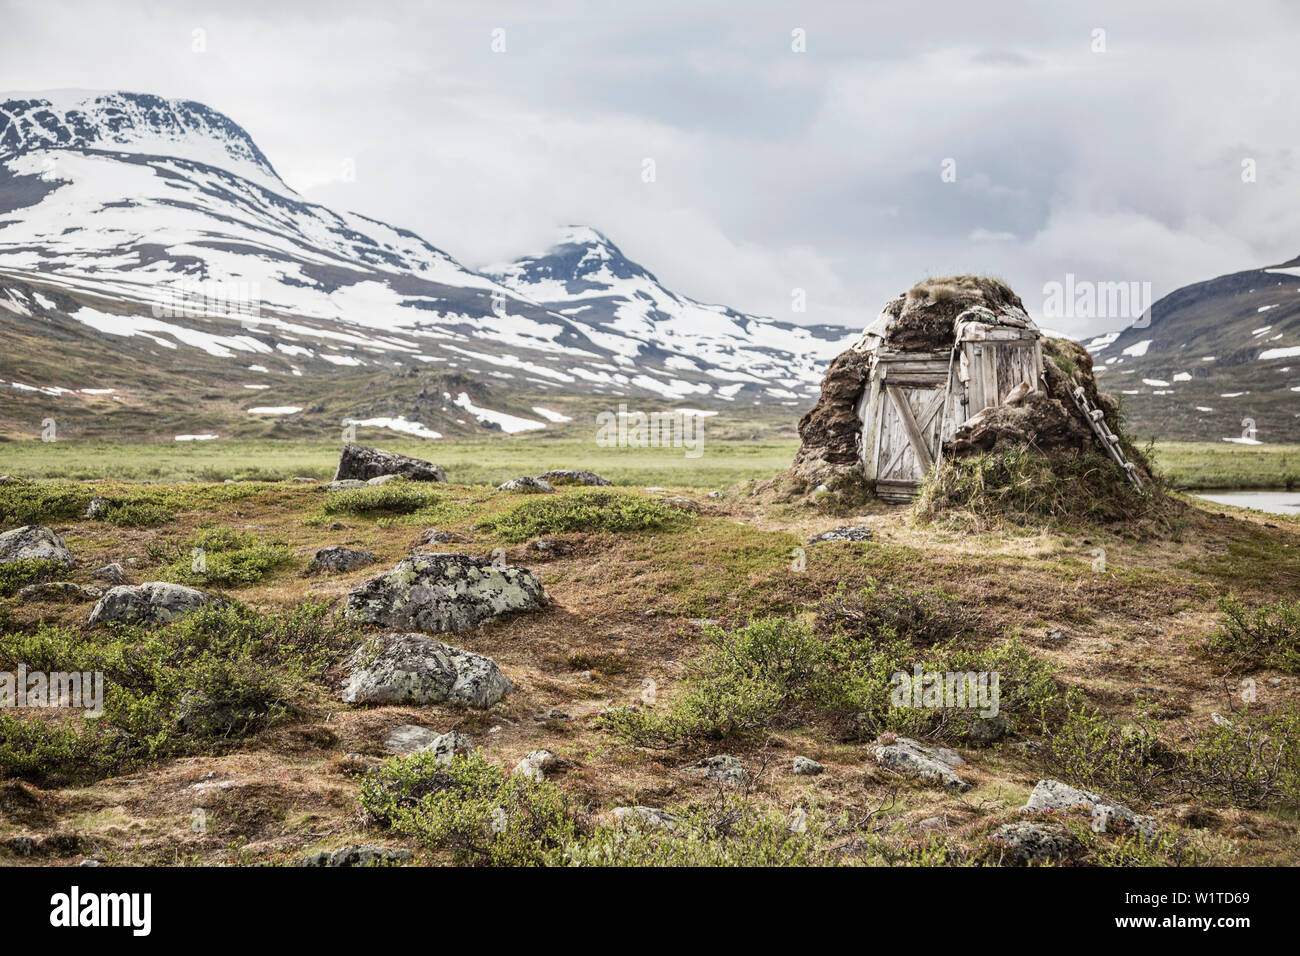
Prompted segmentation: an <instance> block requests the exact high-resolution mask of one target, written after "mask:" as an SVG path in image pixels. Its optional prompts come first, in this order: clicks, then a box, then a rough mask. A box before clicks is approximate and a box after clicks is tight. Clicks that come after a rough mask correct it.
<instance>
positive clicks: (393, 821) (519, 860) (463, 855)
mask: <svg viewBox="0 0 1300 956" xmlns="http://www.w3.org/2000/svg"><path fill="white" fill-rule="evenodd" d="M361 806H362V809H363V810H365V812H366V813H367V814H368V815H369V816H370V818H371V819H372V820H373V821H374V822H376V823H379V824H382V825H384V826H387V827H390V828H391V829H393V830H394V831H396V832H398V833H401V834H404V835H405V836H408V837H411V838H412V839H414V840H416V841H417V842H418V843H419V844H420V845H421V846H423V847H425V848H427V849H429V850H433V851H436V852H446V853H448V854H450V856H451V857H452V859H453V860H454V861H455V862H457V863H466V864H475V865H483V866H540V865H543V864H545V863H546V862H547V861H548V860H550V859H552V858H553V854H554V852H555V851H557V850H560V849H562V848H563V847H564V846H565V845H566V844H568V843H569V842H570V841H572V840H574V839H575V838H576V836H577V835H578V832H579V824H578V817H577V814H576V812H575V810H574V808H573V807H572V806H571V805H570V803H569V800H568V797H567V796H566V795H565V793H564V791H563V790H561V789H560V788H558V787H556V786H555V785H554V784H552V783H548V782H546V781H534V780H531V779H528V778H526V777H522V776H512V775H510V774H508V773H506V772H505V771H504V770H503V769H502V768H501V767H498V766H496V765H495V764H491V763H489V762H488V761H487V760H485V759H484V758H483V757H482V755H480V754H477V753H470V754H467V755H462V754H457V755H456V756H455V758H454V759H453V760H452V761H451V763H448V764H442V763H439V762H438V761H437V759H436V757H435V755H434V754H433V753H432V752H430V751H422V752H417V753H415V754H411V755H410V756H406V757H396V758H393V759H392V760H389V761H387V762H386V763H385V764H384V765H383V767H382V768H381V769H380V770H379V771H378V772H377V773H374V774H371V775H369V776H367V777H366V778H365V780H364V781H363V782H362V785H361Z"/></svg>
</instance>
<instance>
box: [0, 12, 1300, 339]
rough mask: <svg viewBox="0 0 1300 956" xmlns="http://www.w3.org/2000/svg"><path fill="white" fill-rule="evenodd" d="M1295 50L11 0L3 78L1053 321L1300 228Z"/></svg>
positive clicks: (1004, 35)
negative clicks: (1098, 290)
mask: <svg viewBox="0 0 1300 956" xmlns="http://www.w3.org/2000/svg"><path fill="white" fill-rule="evenodd" d="M1139 7H1140V9H1136V8H1139ZM498 29H499V30H503V31H504V34H503V35H502V34H499V33H498V34H496V35H495V37H494V32H493V31H494V30H498ZM796 30H801V31H803V33H802V35H803V36H804V37H805V38H806V40H805V43H806V52H796V51H795V50H794V49H792V46H795V45H798V44H797V42H796V40H795V38H794V36H793V31H796ZM1097 30H1103V31H1105V32H1104V38H1103V39H1104V52H1097V51H1096V50H1095V49H1094V47H1096V46H1097V45H1098V39H1099V35H1098V34H1097V33H1096V32H1095V31H1097ZM195 31H202V33H201V34H196V33H195ZM502 36H503V38H504V46H505V49H504V52H494V50H493V43H494V39H495V40H496V41H497V46H498V47H499V46H500V45H501V39H502ZM198 41H201V42H198ZM196 47H201V49H198V50H196ZM1298 51H1300V4H1296V3H1293V2H1292V3H1288V2H1286V0H1276V2H1272V0H1231V2H1211V0H1170V2H1143V3H1140V4H1137V3H1134V2H1132V0H1122V2H1095V0H1094V2H1088V3H1083V2H1079V3H1063V2H1052V3H1046V2H1043V0H1025V2H1011V0H1003V2H1000V3H978V4H977V3H972V2H970V0H942V2H930V3H924V2H919V0H915V2H912V3H899V2H897V0H891V2H887V3H876V2H857V3H830V2H816V0H801V2H791V3H775V2H772V3H765V2H753V0H751V2H744V3H742V2H739V0H733V2H730V3H710V2H705V0H694V2H681V3H679V2H673V0H656V2H653V3H629V2H617V3H615V2H611V0H603V2H577V0H570V2H553V3H543V2H540V0H532V2H518V3H512V2H498V0H478V2H465V3H439V2H424V3H415V2H411V3H404V2H385V0H371V2H367V3H357V2H347V3H335V2H332V0H311V2H303V3H269V2H266V0H258V2H248V0H220V2H212V3H187V2H183V0H179V2H169V3H166V4H163V3H156V2H153V3H133V2H122V0H114V2H100V3H89V2H86V3H71V2H60V0H0V89H4V90H39V89H49V88H61V87H81V88H87V89H124V90H131V91H136V92H150V93H157V94H160V95H164V96H170V97H181V98H188V99H194V100H199V101H201V102H204V103H206V104H208V105H209V106H212V107H214V108H216V109H218V110H221V111H222V112H224V113H226V114H227V115H229V116H230V117H231V118H232V119H233V120H235V121H236V122H237V123H239V124H240V125H242V126H243V127H244V128H245V129H247V130H248V131H249V133H250V134H251V135H252V136H253V138H254V140H256V142H257V143H258V144H259V145H260V146H261V148H262V150H263V152H264V153H266V155H267V157H268V158H269V159H270V160H271V162H272V163H273V164H274V165H275V167H276V168H277V170H278V171H279V172H280V174H281V176H282V177H283V178H284V179H285V180H286V181H287V182H288V183H289V184H290V185H291V186H293V187H295V188H296V189H298V190H299V191H300V192H302V193H303V194H304V195H305V196H306V197H307V198H309V199H312V200H314V201H318V202H321V203H325V204H327V205H331V206H335V207H344V208H348V209H352V210H355V211H357V212H360V213H364V214H366V215H370V216H373V217H375V218H378V219H382V220H385V221H388V222H391V223H392V224H394V225H399V226H405V227H407V228H410V229H413V230H414V231H416V232H418V233H419V234H421V235H422V236H423V237H424V238H425V239H427V240H428V241H429V242H431V243H433V244H434V245H436V246H438V247H440V248H442V249H444V250H446V251H448V252H450V253H452V254H453V255H455V256H456V257H457V258H459V259H460V260H461V261H462V262H464V263H465V264H466V265H469V266H473V267H478V266H483V265H485V264H488V263H492V262H497V261H502V260H506V259H509V258H513V257H514V256H516V255H518V254H521V253H526V252H532V251H536V250H537V249H538V248H540V247H545V245H546V244H547V239H548V237H549V236H550V235H551V233H552V231H553V229H554V228H555V227H556V226H557V225H560V224H565V223H586V224H590V225H593V226H595V227H597V228H599V229H601V230H602V231H604V232H605V233H606V234H607V235H608V236H609V237H610V238H611V239H612V240H613V241H614V242H615V243H617V244H618V245H619V246H620V247H621V248H622V249H623V251H624V252H625V253H626V254H627V255H629V256H630V257H632V258H633V259H636V260H638V261H640V262H641V263H642V264H643V265H645V266H646V267H648V268H649V269H650V270H651V271H653V272H655V273H656V274H657V275H658V276H659V278H660V279H661V280H662V281H663V282H664V284H665V285H667V286H668V287H669V288H672V289H674V290H675V291H678V292H682V293H685V294H687V295H691V296H693V297H695V298H698V299H702V300H704V301H708V302H722V303H725V304H727V305H731V306H734V307H736V308H739V309H742V310H745V311H749V312H755V313H759V314H766V315H773V316H776V317H779V318H787V319H794V320H796V321H802V322H817V321H824V322H835V323H841V324H845V325H852V326H856V327H861V326H862V325H863V324H865V323H866V322H867V321H869V320H870V319H871V318H872V317H874V315H875V314H876V313H877V312H878V311H879V309H880V307H881V305H882V304H883V303H884V302H885V301H886V300H887V299H888V298H890V297H891V296H893V295H895V294H897V293H898V292H900V291H903V290H904V289H906V288H907V287H908V286H910V285H911V284H912V283H913V282H914V281H916V280H918V279H920V278H923V277H925V276H928V275H941V274H948V273H953V272H982V273H988V274H993V275H997V276H1000V277H1002V278H1003V279H1005V280H1007V281H1008V282H1009V283H1010V284H1011V285H1012V286H1013V287H1014V288H1015V289H1016V290H1017V291H1018V292H1019V293H1020V294H1021V296H1022V298H1023V299H1024V300H1025V303H1026V305H1027V306H1028V307H1029V309H1030V311H1031V313H1033V314H1035V316H1036V317H1037V318H1040V319H1041V318H1042V317H1041V315H1040V313H1041V309H1042V306H1043V302H1044V293H1043V286H1044V284H1045V283H1048V282H1051V281H1057V282H1063V281H1064V280H1065V276H1066V274H1067V273H1073V274H1074V275H1075V276H1076V277H1077V278H1078V279H1080V280H1086V281H1094V282H1103V281H1106V282H1109V281H1149V282H1151V283H1152V285H1153V289H1154V292H1155V295H1156V296H1157V297H1158V296H1159V295H1161V294H1163V293H1165V292H1168V291H1170V290H1172V289H1174V288H1177V287H1178V286H1179V285H1183V284H1185V283H1187V282H1192V281H1197V280H1200V279H1205V278H1210V277H1213V276H1215V275H1220V274H1223V273H1226V272H1232V271H1236V270H1240V269H1244V268H1253V267H1257V266H1261V265H1267V264H1273V263H1276V262H1280V261H1284V260H1287V259H1291V258H1293V257H1295V256H1296V255H1297V254H1300V229H1297V220H1298V219H1300V202H1298V201H1297V200H1300V189H1297V185H1296V183H1297V178H1296V177H1297V175H1298V174H1300V163H1298V162H1297V153H1296V148H1297V144H1300V136H1298V135H1297V134H1298V133H1300V111H1298V110H1297V109H1296V107H1295V93H1296V89H1295V87H1296V82H1295V81H1296V78H1297V66H1296V64H1297V61H1298V59H1300V56H1298ZM646 159H652V160H653V161H654V173H655V180H654V181H653V182H645V181H643V179H644V176H643V170H644V169H645V164H644V161H645V160H646ZM949 159H951V160H955V173H956V178H955V181H952V182H945V181H944V177H943V176H942V172H943V170H944V163H945V160H949ZM1244 160H1252V161H1253V162H1254V169H1255V177H1256V181H1255V182H1249V183H1248V182H1243V181H1242V178H1243V166H1242V163H1243V161H1244ZM949 168H951V167H949ZM353 171H354V175H351V173H352V172H353ZM796 288H800V289H804V290H806V295H807V311H806V312H805V313H802V314H792V311H791V304H792V290H794V289H796ZM1043 323H1044V324H1047V325H1050V326H1052V327H1054V328H1057V329H1061V330H1063V331H1066V332H1069V333H1072V334H1076V335H1083V334H1087V333H1092V332H1097V331H1104V330H1106V329H1109V328H1114V327H1117V326H1119V325H1123V324H1126V323H1124V322H1122V321H1120V322H1117V321H1115V320H1113V319H1107V318H1078V319H1060V320H1048V319H1044V320H1043Z"/></svg>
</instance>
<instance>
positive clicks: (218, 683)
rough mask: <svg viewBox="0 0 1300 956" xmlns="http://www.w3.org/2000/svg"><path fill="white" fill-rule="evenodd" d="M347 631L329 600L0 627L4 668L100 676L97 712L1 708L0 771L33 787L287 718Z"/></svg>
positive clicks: (126, 766)
mask: <svg viewBox="0 0 1300 956" xmlns="http://www.w3.org/2000/svg"><path fill="white" fill-rule="evenodd" d="M356 640H357V633H356V630H355V628H354V627H353V626H352V625H350V624H348V623H347V622H345V621H342V620H340V619H336V618H334V617H333V616H331V614H330V611H329V608H328V606H327V605H325V604H315V603H310V602H307V603H303V604H299V605H298V606H296V607H294V608H293V609H292V610H289V611H284V612H278V613H270V614H268V613H265V612H261V611H254V610H250V609H247V608H243V607H239V606H236V605H231V606H226V607H205V608H202V609H200V610H198V611H196V612H194V613H193V614H191V615H188V616H186V617H184V618H182V619H180V620H178V621H175V622H173V623H171V624H169V625H167V626H165V627H163V628H160V629H157V630H152V631H151V630H148V629H146V628H142V627H130V628H123V629H120V630H117V631H113V632H107V633H104V634H99V635H95V636H93V637H88V636H87V635H86V634H84V633H83V632H81V631H80V630H76V629H72V628H66V627H58V626H50V625H43V626H41V627H39V628H38V629H37V630H35V631H34V632H32V633H6V634H0V669H3V670H8V671H14V670H15V669H16V668H17V667H18V665H19V664H23V665H25V666H26V668H27V672H28V673H32V672H36V671H43V672H61V673H83V674H84V673H95V672H98V673H101V674H102V675H103V688H104V699H103V707H104V712H103V715H102V716H100V717H97V718H91V717H84V716H82V715H81V714H80V713H79V712H76V711H69V710H67V709H62V708H61V709H59V710H57V711H47V712H45V713H41V714H37V713H36V712H34V711H28V712H26V713H21V714H19V713H17V712H14V713H9V712H6V713H3V714H0V772H4V773H6V774H13V775H18V776H23V777H27V778H29V779H32V780H35V781H37V782H40V783H50V782H52V783H56V784H57V783H66V782H75V781H80V780H90V779H96V778H99V777H103V776H107V775H110V774H115V773H122V772H126V771H128V770H130V769H131V768H133V767H135V766H138V765H140V764H142V763H145V762H147V761H149V760H155V759H162V758H165V757H173V756H179V755H183V754H187V753H195V752H199V751H202V752H211V750H212V748H213V746H215V745H219V744H221V743H222V742H228V741H234V740H237V739H239V738H241V737H244V736H247V735H248V734H251V733H255V732H257V731H259V730H261V729H263V728H265V727H268V726H270V725H272V724H275V723H277V722H279V721H281V720H283V719H285V718H286V717H287V716H289V715H290V714H292V713H294V712H295V711H296V709H297V706H296V704H295V700H296V699H298V698H299V697H300V696H301V694H302V692H303V688H304V684H306V683H307V682H311V681H320V680H322V679H323V678H324V676H325V672H326V669H327V667H328V666H329V664H330V663H331V662H332V661H333V660H334V659H335V658H336V657H337V656H338V654H339V653H340V652H341V650H342V649H343V648H344V647H346V646H348V645H350V644H352V643H354V642H355V641H356Z"/></svg>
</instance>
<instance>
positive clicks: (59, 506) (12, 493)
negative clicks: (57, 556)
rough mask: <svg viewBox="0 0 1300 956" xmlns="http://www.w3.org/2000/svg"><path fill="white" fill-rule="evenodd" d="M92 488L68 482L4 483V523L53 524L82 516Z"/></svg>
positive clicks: (0, 521) (0, 493) (0, 489)
mask: <svg viewBox="0 0 1300 956" xmlns="http://www.w3.org/2000/svg"><path fill="white" fill-rule="evenodd" d="M91 497H92V493H91V491H90V490H89V489H88V488H86V487H85V486H84V485H78V484H74V483H72V482H66V481H16V482H13V483H11V484H6V485H0V525H25V524H53V523H55V522H59V521H68V520H72V519H75V518H80V517H81V516H82V514H84V513H85V511H86V505H87V504H89V503H90V499H91Z"/></svg>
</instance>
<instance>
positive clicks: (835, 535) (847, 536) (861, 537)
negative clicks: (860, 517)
mask: <svg viewBox="0 0 1300 956" xmlns="http://www.w3.org/2000/svg"><path fill="white" fill-rule="evenodd" d="M873 537H875V535H874V534H872V531H871V529H870V528H868V527H867V526H866V525H844V526H843V527H841V528H832V529H831V530H830V531H824V532H822V533H821V534H819V535H817V536H816V537H814V538H809V539H808V543H809V544H816V543H817V542H818V541H870V540H871V539H872V538H873Z"/></svg>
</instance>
